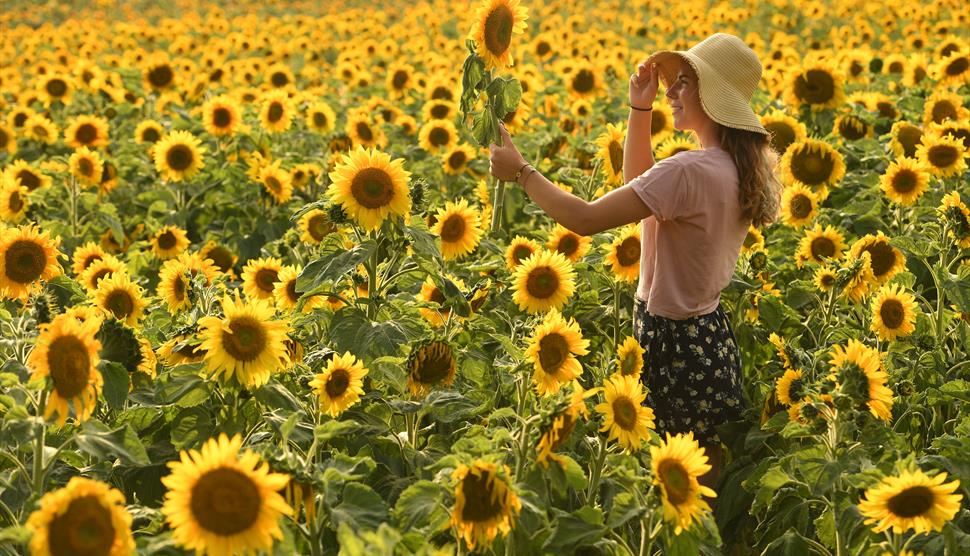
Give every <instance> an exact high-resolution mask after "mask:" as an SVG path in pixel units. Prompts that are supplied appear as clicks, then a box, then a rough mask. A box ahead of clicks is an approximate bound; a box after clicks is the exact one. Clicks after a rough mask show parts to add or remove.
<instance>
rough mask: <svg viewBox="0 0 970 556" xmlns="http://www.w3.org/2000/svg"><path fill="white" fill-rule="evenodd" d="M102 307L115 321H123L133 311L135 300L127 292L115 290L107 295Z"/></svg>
mask: <svg viewBox="0 0 970 556" xmlns="http://www.w3.org/2000/svg"><path fill="white" fill-rule="evenodd" d="M104 306H105V307H106V308H107V309H108V310H109V311H111V314H113V315H114V316H115V318H116V319H118V320H124V319H125V318H126V317H127V316H128V315H130V314H131V313H132V311H134V310H135V300H134V299H132V297H131V294H130V293H128V291H127V290H123V289H117V290H112V291H111V293H109V294H108V296H107V297H106V298H105V300H104Z"/></svg>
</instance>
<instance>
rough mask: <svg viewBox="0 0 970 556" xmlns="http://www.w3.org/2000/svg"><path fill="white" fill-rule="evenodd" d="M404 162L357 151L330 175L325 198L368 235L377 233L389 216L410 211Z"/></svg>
mask: <svg viewBox="0 0 970 556" xmlns="http://www.w3.org/2000/svg"><path fill="white" fill-rule="evenodd" d="M410 176H411V173H410V172H408V171H407V170H405V169H404V159H402V158H397V159H394V160H391V157H390V155H388V154H386V153H382V152H380V151H376V150H365V149H364V148H362V147H358V148H357V149H356V150H354V151H352V152H350V153H349V154H347V155H346V156H344V158H343V160H342V161H340V162H339V163H337V165H336V167H335V168H334V170H333V171H332V172H330V179H331V184H330V187H329V188H328V189H327V195H328V196H329V197H330V200H331V201H333V202H334V203H337V204H339V205H340V206H341V207H343V209H344V212H346V213H347V215H349V216H350V217H351V218H352V219H353V220H354V221H355V222H357V224H359V225H360V226H361V227H362V228H364V229H365V230H367V231H373V230H376V229H378V228H379V227H380V226H381V224H382V223H383V222H384V220H386V219H387V218H388V217H389V216H391V215H398V216H402V217H403V216H405V215H407V214H408V213H409V212H410V211H411V196H410V195H409V192H408V181H409V178H410Z"/></svg>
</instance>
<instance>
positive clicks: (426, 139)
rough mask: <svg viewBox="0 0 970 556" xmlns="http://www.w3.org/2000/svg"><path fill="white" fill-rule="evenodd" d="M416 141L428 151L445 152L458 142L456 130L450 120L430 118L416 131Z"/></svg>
mask: <svg viewBox="0 0 970 556" xmlns="http://www.w3.org/2000/svg"><path fill="white" fill-rule="evenodd" d="M418 142H419V144H420V145H421V148H422V149H424V150H426V151H428V152H432V153H437V152H442V151H443V152H447V151H449V150H451V148H452V147H454V146H455V144H456V143H457V142H458V130H457V129H455V124H453V123H451V121H450V120H431V121H429V122H427V123H426V124H424V125H423V126H421V129H420V130H419V131H418Z"/></svg>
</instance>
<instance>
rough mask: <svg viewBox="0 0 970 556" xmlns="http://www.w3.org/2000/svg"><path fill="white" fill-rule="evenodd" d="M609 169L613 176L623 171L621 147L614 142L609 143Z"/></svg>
mask: <svg viewBox="0 0 970 556" xmlns="http://www.w3.org/2000/svg"><path fill="white" fill-rule="evenodd" d="M609 154H610V168H612V169H613V173H614V174H619V173H620V172H621V171H622V170H623V145H621V144H620V143H618V142H616V141H610V146H609Z"/></svg>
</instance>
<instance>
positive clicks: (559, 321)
mask: <svg viewBox="0 0 970 556" xmlns="http://www.w3.org/2000/svg"><path fill="white" fill-rule="evenodd" d="M588 347H589V340H586V339H584V338H583V333H582V330H581V329H580V327H579V323H578V322H576V321H575V319H569V320H568V321H567V320H566V319H564V318H563V316H562V315H561V314H560V313H559V311H557V310H556V309H550V310H549V312H548V313H546V316H545V317H544V318H543V321H542V324H540V325H539V326H538V327H536V329H535V332H533V334H532V338H531V339H530V340H529V347H528V348H527V349H526V351H525V357H526V359H527V360H529V361H531V362H532V365H533V367H534V373H533V374H532V382H533V383H534V384H535V386H536V391H537V392H538V393H539V394H541V395H547V394H554V393H555V392H558V391H559V389H560V388H561V387H562V386H563V385H564V384H567V383H569V382H572V381H573V380H575V379H576V378H578V377H579V375H580V374H582V372H583V367H582V365H580V363H579V360H578V359H576V356H577V355H586V354H587V353H588V350H587V348H588Z"/></svg>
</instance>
